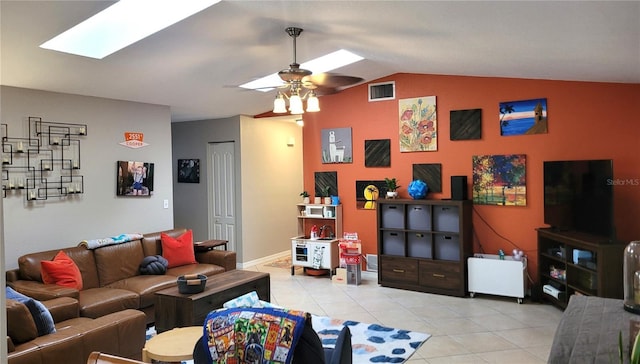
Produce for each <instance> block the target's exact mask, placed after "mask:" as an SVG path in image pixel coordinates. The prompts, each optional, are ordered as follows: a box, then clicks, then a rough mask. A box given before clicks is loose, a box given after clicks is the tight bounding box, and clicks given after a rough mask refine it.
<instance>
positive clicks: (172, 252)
mask: <svg viewBox="0 0 640 364" xmlns="http://www.w3.org/2000/svg"><path fill="white" fill-rule="evenodd" d="M160 241H161V242H162V256H163V257H164V258H165V259H166V260H167V261H168V262H169V266H168V268H173V267H179V266H181V265H187V264H195V263H197V262H196V254H195V252H194V251H193V232H192V231H191V230H187V232H186V233H184V234H182V235H180V236H179V237H178V238H177V239H176V238H173V237H171V236H169V235H167V234H165V233H161V234H160Z"/></svg>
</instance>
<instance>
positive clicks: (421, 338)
mask: <svg viewBox="0 0 640 364" xmlns="http://www.w3.org/2000/svg"><path fill="white" fill-rule="evenodd" d="M312 324H313V329H314V330H315V331H316V332H317V333H318V336H320V340H322V346H324V347H333V345H335V341H336V338H337V337H338V334H339V333H340V330H341V329H342V326H345V325H346V326H349V330H351V346H352V348H353V362H354V363H403V362H405V361H406V360H408V359H409V357H411V355H413V354H414V353H415V351H416V350H417V349H418V348H419V347H420V346H421V345H422V344H423V343H424V342H425V341H427V340H428V339H429V338H430V337H431V335H429V334H423V333H420V332H415V331H408V330H400V329H394V328H391V327H385V326H381V325H378V324H366V323H362V322H357V321H349V320H339V319H332V318H330V317H324V316H315V315H312Z"/></svg>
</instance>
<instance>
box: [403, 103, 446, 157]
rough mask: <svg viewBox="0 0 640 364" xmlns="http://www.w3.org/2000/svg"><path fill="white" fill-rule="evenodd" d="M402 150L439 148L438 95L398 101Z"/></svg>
mask: <svg viewBox="0 0 640 364" xmlns="http://www.w3.org/2000/svg"><path fill="white" fill-rule="evenodd" d="M398 108H399V119H400V120H399V121H400V125H399V127H400V130H399V133H400V138H399V139H400V151H401V152H426V151H436V150H438V134H437V126H438V120H437V118H436V97H435V96H425V97H418V98H413V99H403V100H399V101H398Z"/></svg>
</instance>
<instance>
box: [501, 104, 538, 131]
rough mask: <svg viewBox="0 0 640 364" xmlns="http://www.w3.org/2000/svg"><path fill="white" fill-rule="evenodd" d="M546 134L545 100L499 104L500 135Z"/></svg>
mask: <svg viewBox="0 0 640 364" xmlns="http://www.w3.org/2000/svg"><path fill="white" fill-rule="evenodd" d="M546 133H547V99H531V100H521V101H508V102H501V103H500V135H502V136H512V135H530V134H546Z"/></svg>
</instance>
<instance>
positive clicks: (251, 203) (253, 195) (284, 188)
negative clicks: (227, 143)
mask: <svg viewBox="0 0 640 364" xmlns="http://www.w3.org/2000/svg"><path fill="white" fill-rule="evenodd" d="M240 129H241V135H242V145H241V150H242V211H243V213H242V221H243V225H242V226H243V228H242V239H243V241H244V242H245V244H244V246H243V252H242V257H243V262H249V261H255V260H259V259H260V258H264V257H268V256H271V255H274V254H277V253H280V252H282V251H286V250H290V249H291V238H292V237H294V236H295V235H296V234H297V230H298V229H297V226H298V225H297V224H298V222H297V221H298V220H297V214H298V210H297V208H296V204H297V203H300V202H301V200H302V198H301V197H300V192H302V190H303V189H304V188H303V186H304V182H303V172H302V166H303V163H302V128H301V127H300V126H298V125H297V124H296V123H295V122H294V119H292V118H290V117H289V118H287V117H283V118H268V119H267V118H261V119H253V118H249V117H241V119H240ZM291 138H293V141H294V145H293V146H288V145H287V143H288V142H289V140H290V139H291Z"/></svg>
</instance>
